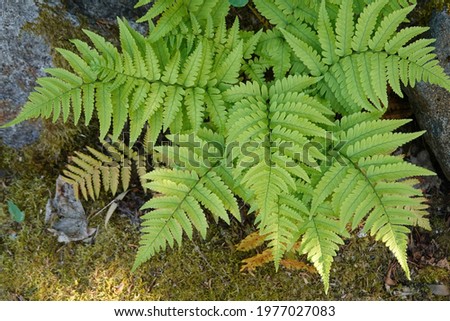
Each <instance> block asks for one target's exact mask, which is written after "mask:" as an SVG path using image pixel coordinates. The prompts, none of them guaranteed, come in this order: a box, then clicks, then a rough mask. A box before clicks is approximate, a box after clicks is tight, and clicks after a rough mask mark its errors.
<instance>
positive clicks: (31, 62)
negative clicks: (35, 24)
mask: <svg viewBox="0 0 450 321" xmlns="http://www.w3.org/2000/svg"><path fill="white" fill-rule="evenodd" d="M38 16H39V9H38V7H37V6H36V4H35V2H34V1H33V0H6V1H1V3H0V53H1V62H0V83H1V84H2V87H1V89H0V124H3V123H6V122H7V121H9V120H11V119H13V118H14V117H15V116H16V115H17V114H18V112H19V111H20V109H21V108H22V106H23V104H24V103H25V102H26V100H27V97H28V94H29V93H30V92H31V90H32V89H33V87H34V86H35V80H36V78H37V77H41V76H44V74H45V73H44V71H43V69H44V68H45V67H48V66H50V65H51V62H52V58H51V55H50V48H49V46H48V44H47V43H46V42H45V40H44V38H42V37H41V36H39V35H35V34H32V33H30V32H27V31H23V30H21V29H22V27H23V26H24V25H25V23H27V22H31V21H33V20H35V19H36V18H37V17H38ZM39 132H40V126H39V123H36V122H26V123H24V124H21V125H20V126H16V127H14V128H6V129H0V138H2V139H3V142H4V143H5V144H7V145H9V146H11V147H15V148H21V147H23V146H24V145H26V144H29V143H32V142H34V141H35V140H36V139H37V138H38V137H39Z"/></svg>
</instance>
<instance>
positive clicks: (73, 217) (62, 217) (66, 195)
mask: <svg viewBox="0 0 450 321" xmlns="http://www.w3.org/2000/svg"><path fill="white" fill-rule="evenodd" d="M45 223H47V224H51V228H50V229H49V231H50V232H52V233H53V234H54V235H56V236H57V237H58V242H62V243H69V242H72V241H82V240H84V241H88V240H90V238H91V236H93V235H94V233H95V232H96V229H95V228H89V227H88V222H87V218H86V213H85V211H84V208H83V205H82V204H81V202H80V201H79V200H78V199H77V198H76V197H75V194H74V192H73V188H72V186H71V185H70V184H67V183H66V182H64V180H63V179H62V177H61V176H60V177H58V179H57V180H56V193H55V197H54V198H53V199H49V200H48V202H47V206H46V211H45Z"/></svg>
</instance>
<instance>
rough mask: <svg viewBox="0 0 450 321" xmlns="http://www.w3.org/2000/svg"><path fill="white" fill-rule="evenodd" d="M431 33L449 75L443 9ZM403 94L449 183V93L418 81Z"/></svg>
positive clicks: (449, 34)
mask: <svg viewBox="0 0 450 321" xmlns="http://www.w3.org/2000/svg"><path fill="white" fill-rule="evenodd" d="M430 33H431V36H432V37H433V38H436V43H435V47H436V50H435V53H436V55H437V58H438V60H439V63H440V65H441V66H442V67H443V68H444V70H445V72H446V73H447V75H450V16H449V15H448V14H447V12H446V10H444V11H442V12H439V13H437V14H435V15H434V16H433V18H432V20H431V23H430ZM406 94H407V95H408V98H409V101H410V103H411V106H412V108H413V111H414V113H415V115H416V118H417V121H418V123H419V125H420V127H421V128H423V129H425V130H426V131H427V133H426V134H425V139H426V141H427V143H428V145H429V146H430V147H431V150H432V151H433V153H434V155H435V156H436V159H437V161H438V162H439V164H440V166H441V168H442V171H443V172H444V174H445V176H446V177H447V179H448V180H450V92H448V91H447V90H445V89H443V88H441V87H438V86H435V85H430V84H428V83H424V82H420V83H418V84H416V86H415V87H414V88H407V89H406Z"/></svg>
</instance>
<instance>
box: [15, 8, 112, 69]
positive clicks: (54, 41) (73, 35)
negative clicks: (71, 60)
mask: <svg viewBox="0 0 450 321" xmlns="http://www.w3.org/2000/svg"><path fill="white" fill-rule="evenodd" d="M66 11H67V10H66V9H65V8H61V7H59V6H51V5H48V4H45V3H41V4H39V17H38V18H37V19H36V20H35V21H32V22H27V23H26V24H25V25H24V26H23V28H22V30H25V31H31V32H33V33H35V34H38V35H41V36H42V37H44V39H45V40H46V41H47V42H48V44H49V45H50V48H51V55H52V58H53V64H54V65H55V66H56V67H61V68H69V65H68V63H67V62H66V61H65V60H64V58H63V57H62V56H61V55H59V54H58V53H57V51H56V48H64V49H68V50H72V51H76V48H75V46H74V45H73V44H72V43H71V42H70V41H69V40H70V39H80V40H83V41H86V42H89V38H88V37H87V36H86V35H85V34H84V32H83V29H92V28H91V27H92V25H90V24H89V21H88V19H87V18H86V17H84V16H83V15H77V16H76V18H77V19H78V22H79V25H78V26H75V25H74V22H73V21H71V20H69V18H68V17H67V15H64V14H61V12H66ZM95 31H96V32H97V33H99V34H100V35H102V36H104V37H106V39H108V40H109V41H112V42H113V43H115V44H117V38H118V28H117V26H116V25H115V24H114V23H111V22H109V21H102V20H98V21H96V24H95Z"/></svg>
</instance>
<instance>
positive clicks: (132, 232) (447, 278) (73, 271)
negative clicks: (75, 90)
mask: <svg viewBox="0 0 450 321" xmlns="http://www.w3.org/2000/svg"><path fill="white" fill-rule="evenodd" d="M47 9H48V11H44V13H43V16H42V19H40V20H39V21H40V22H38V23H37V24H35V25H30V26H29V28H36V29H33V30H35V31H36V30H38V31H39V32H43V33H45V32H46V26H47V27H48V26H50V25H49V21H55V19H57V18H55V14H54V11H52V10H53V9H49V8H47ZM45 12H46V13H45ZM45 14H47V15H48V16H45ZM56 17H57V15H56ZM254 20H255V19H254ZM255 21H257V19H256V20H255ZM56 23H57V25H58V27H57V28H58V29H61V30H62V29H64V28H61V26H62V24H63V23H64V22H63V21H59V22H58V20H56ZM53 28H54V27H53ZM53 32H54V31H53ZM79 36H81V34H80V33H74V34H71V33H68V34H67V35H64V36H61V37H60V38H57V39H50V41H51V42H52V46H54V47H58V46H59V47H61V46H65V45H64V44H67V42H66V41H67V39H70V38H74V37H79ZM57 64H58V65H62V63H58V62H57ZM44 127H45V129H44V133H43V135H42V138H41V140H40V141H39V142H37V143H36V144H34V145H33V146H30V147H28V148H25V149H24V150H21V151H16V150H12V149H8V148H6V147H5V146H4V145H2V144H0V300H448V296H447V297H445V296H435V295H433V294H432V293H431V292H430V289H429V287H428V286H427V285H428V284H447V285H449V282H450V272H449V270H448V269H445V268H442V267H438V266H436V264H434V263H429V264H428V263H416V262H415V261H414V260H413V258H411V262H410V267H411V269H412V281H408V280H406V278H405V276H404V274H403V272H401V271H400V269H399V268H398V267H397V266H396V265H395V263H394V262H395V259H394V258H393V256H392V255H391V254H390V253H389V251H388V250H387V249H386V248H385V247H384V246H383V245H382V244H381V243H375V242H374V241H373V240H372V239H371V238H369V237H364V238H358V237H355V238H353V239H351V240H348V241H347V242H346V244H345V245H344V246H343V247H342V248H341V250H340V252H339V254H338V256H337V257H336V260H335V263H334V265H333V268H332V273H331V275H332V276H331V286H330V291H329V294H328V295H325V294H324V292H323V287H322V283H321V281H320V278H319V276H318V275H317V274H311V273H307V272H305V271H291V270H287V269H285V268H280V270H279V271H278V272H275V269H274V267H273V265H271V264H268V265H266V266H264V267H262V268H260V269H258V270H256V271H255V272H254V273H252V274H250V273H240V272H239V270H240V266H241V260H242V259H244V258H246V257H248V256H251V255H253V254H255V253H256V251H254V252H252V253H242V252H237V251H236V250H235V247H234V245H235V244H236V243H238V242H239V241H240V240H241V239H242V238H243V237H244V236H245V235H246V234H247V233H249V232H250V231H251V229H252V227H251V226H249V225H246V226H244V227H242V226H240V225H238V224H233V225H232V226H231V227H227V226H223V225H221V226H218V227H216V226H212V228H211V229H210V231H209V233H208V237H207V240H205V241H203V240H200V239H199V238H198V237H196V238H194V240H193V241H189V240H185V243H184V245H183V247H182V248H181V249H174V250H168V251H166V252H163V253H161V254H159V255H157V256H156V257H154V258H153V259H152V260H150V261H149V262H148V263H146V264H145V265H144V266H142V267H141V268H140V269H139V270H138V271H137V272H135V273H131V272H130V269H131V265H132V262H133V260H134V255H135V253H136V249H137V244H138V240H139V230H138V227H137V226H136V225H135V224H133V223H132V222H131V220H130V218H129V217H128V216H127V215H125V214H120V213H115V214H114V216H113V218H112V219H111V221H110V223H109V225H108V228H107V229H106V228H104V218H103V217H102V215H97V216H95V217H94V218H92V219H91V220H90V222H89V226H93V227H98V228H99V231H98V234H97V237H96V239H95V242H94V243H93V244H84V243H82V242H77V243H70V244H68V245H62V244H60V243H58V242H57V241H56V238H55V237H54V236H52V235H51V233H50V232H48V231H47V226H45V224H44V216H45V204H46V202H47V199H48V198H50V197H52V196H53V195H52V194H53V193H54V185H55V180H56V178H57V176H58V174H59V173H60V171H61V169H62V167H63V165H64V163H66V161H67V156H68V155H70V153H71V152H72V151H73V150H80V149H82V148H83V146H85V145H86V144H87V141H91V142H93V139H90V138H89V130H87V129H83V130H80V129H75V128H73V127H70V126H63V125H61V124H58V123H57V124H50V123H48V122H46V123H45V126H44ZM6 200H12V201H13V202H14V203H16V204H17V205H18V206H19V207H20V209H21V210H23V211H24V212H25V214H26V218H25V221H24V222H23V223H21V224H19V223H15V222H13V221H12V220H11V219H10V217H9V214H8V212H7V207H6V205H5V204H6ZM109 201H110V198H109V197H108V196H105V197H104V198H103V199H101V200H99V201H97V202H94V203H93V202H89V203H87V202H86V203H84V205H85V209H86V212H87V213H88V214H90V215H92V214H93V213H96V212H98V211H99V210H100V209H101V208H103V207H104V206H105V205H106V204H107V203H108V202H109ZM124 202H125V203H128V206H130V207H133V204H132V203H133V198H132V197H131V196H130V197H128V198H127V199H125V200H124ZM432 202H433V201H432ZM431 205H432V213H438V212H440V213H441V214H439V215H438V214H436V215H435V216H432V225H433V228H434V229H433V232H431V233H426V232H424V231H422V230H415V231H414V233H413V234H412V235H425V236H426V238H428V239H431V241H430V243H432V242H434V244H436V245H435V246H436V247H437V248H438V249H439V253H438V254H435V255H437V256H439V258H444V259H447V260H448V259H450V258H449V253H450V239H449V237H448V225H447V224H446V223H445V221H446V219H448V217H447V216H448V213H447V214H445V213H444V214H442V213H443V212H442V210H441V207H442V205H441V204H437V203H432V204H431ZM449 205H450V204H447V203H444V205H443V206H444V207H445V206H449ZM138 207H139V206H134V208H135V209H134V210H135V211H138ZM444 211H446V210H445V209H444ZM138 214H139V213H138ZM432 215H433V214H432ZM438 231H441V232H438ZM388 272H389V273H388ZM388 274H389V276H390V278H392V279H394V281H395V283H396V285H391V286H390V288H389V289H387V287H386V285H385V281H386V276H387V275H388ZM406 289H407V290H406Z"/></svg>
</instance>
